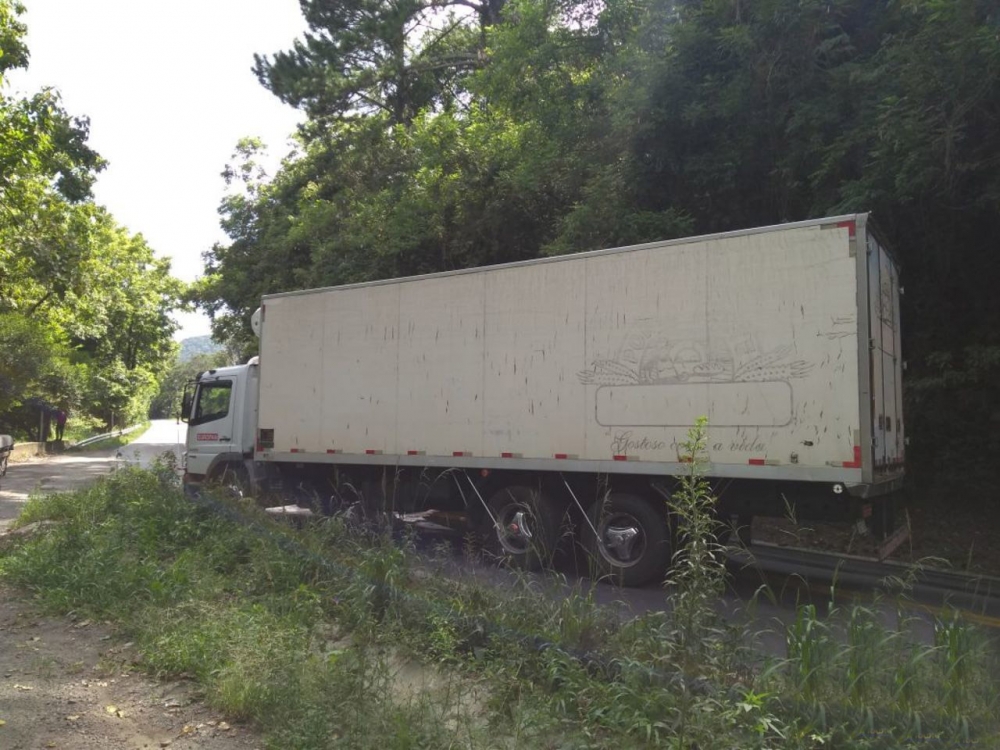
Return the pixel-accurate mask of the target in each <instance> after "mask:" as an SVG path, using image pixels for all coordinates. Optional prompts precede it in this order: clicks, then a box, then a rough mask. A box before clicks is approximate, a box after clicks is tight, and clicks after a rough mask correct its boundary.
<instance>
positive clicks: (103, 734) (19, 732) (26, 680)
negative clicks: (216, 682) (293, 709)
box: [0, 587, 263, 750]
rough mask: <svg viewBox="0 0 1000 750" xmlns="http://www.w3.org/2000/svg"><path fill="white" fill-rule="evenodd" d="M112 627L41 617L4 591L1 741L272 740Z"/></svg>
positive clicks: (102, 749) (39, 744)
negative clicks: (171, 676)
mask: <svg viewBox="0 0 1000 750" xmlns="http://www.w3.org/2000/svg"><path fill="white" fill-rule="evenodd" d="M139 659H140V655H139V654H138V653H137V652H136V650H135V648H134V647H133V646H132V644H130V643H125V642H122V641H121V639H119V638H116V637H115V636H114V635H113V633H112V630H111V629H110V627H109V626H108V625H107V624H103V623H92V622H89V621H85V620H84V621H81V620H74V619H72V618H50V617H43V616H41V615H39V614H38V613H37V612H36V611H35V610H34V608H33V607H32V606H31V602H30V601H29V600H27V599H26V598H25V597H24V596H23V595H22V594H19V593H17V592H14V591H12V590H11V589H10V588H6V587H0V721H2V722H3V724H2V726H0V747H2V748H5V750H22V749H23V750H28V749H29V748H30V749H31V750H36V748H66V749H67V750H69V749H73V750H118V749H119V748H121V749H122V750H138V749H139V748H162V747H170V748H178V750H193V749H194V748H212V749H217V750H250V748H260V747H263V743H262V742H261V741H260V739H259V738H258V737H257V736H256V735H255V734H254V732H252V731H251V730H250V729H248V728H246V727H243V726H235V725H232V726H231V725H230V724H227V723H226V722H225V721H223V719H222V717H221V716H219V715H218V714H216V713H214V712H212V711H211V710H209V709H208V708H206V707H205V706H204V704H202V703H201V702H200V701H199V700H198V695H197V693H196V692H195V686H194V685H193V683H188V682H186V681H181V682H157V681H155V680H152V679H150V678H148V677H145V676H143V675H142V674H140V673H139V672H137V671H136V670H135V667H136V665H137V662H138V660H139Z"/></svg>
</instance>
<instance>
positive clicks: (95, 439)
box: [70, 424, 144, 448]
mask: <svg viewBox="0 0 1000 750" xmlns="http://www.w3.org/2000/svg"><path fill="white" fill-rule="evenodd" d="M143 426H144V425H141V424H136V425H132V426H131V427H126V428H125V429H124V430H113V431H112V432H105V433H104V434H102V435H94V436H92V437H89V438H87V439H86V440H81V441H80V442H78V443H73V445H72V446H70V447H71V448H84V447H86V446H88V445H90V444H92V443H99V442H101V441H102V440H110V439H111V438H116V437H119V436H120V435H128V434H129V433H130V432H135V431H136V430H138V429H141V428H142V427H143Z"/></svg>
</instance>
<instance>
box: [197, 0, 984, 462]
mask: <svg viewBox="0 0 1000 750" xmlns="http://www.w3.org/2000/svg"><path fill="white" fill-rule="evenodd" d="M301 5H302V10H303V12H304V14H305V17H306V19H307V21H308V26H309V30H308V32H307V33H306V34H305V35H304V37H303V38H302V39H300V40H297V41H296V42H295V44H294V46H293V47H292V49H290V50H286V51H280V52H277V53H275V54H271V55H261V56H258V57H257V59H256V64H255V72H256V74H257V75H258V77H259V79H260V81H261V83H262V84H263V85H264V86H265V87H267V88H268V89H269V90H270V91H271V92H273V93H274V94H275V95H276V96H278V97H280V98H281V99H282V100H283V101H285V102H287V103H289V104H292V105H294V106H296V107H299V108H301V109H302V110H303V111H304V112H305V114H306V116H307V119H306V121H305V123H304V125H303V126H302V127H301V129H300V132H299V134H298V138H299V144H300V148H299V151H298V153H297V154H295V155H293V156H292V157H290V158H288V159H286V161H285V162H284V164H283V166H282V167H281V169H280V170H279V171H278V173H277V174H276V175H274V176H273V178H269V177H267V176H266V175H264V174H263V173H262V172H261V170H260V169H259V167H258V165H257V161H258V157H259V152H260V149H261V148H262V144H261V143H259V142H258V141H255V140H252V139H248V140H246V141H244V142H242V143H241V144H240V145H239V147H238V149H237V153H236V154H235V159H234V163H233V164H231V165H230V166H229V167H228V168H227V170H226V172H225V176H226V178H227V180H229V181H230V183H232V184H233V185H234V186H235V187H238V188H239V189H237V190H233V191H232V192H231V194H230V195H229V196H228V197H227V198H226V199H225V201H224V202H223V204H222V206H221V208H220V213H221V215H222V222H223V226H224V228H225V230H226V232H227V233H228V235H229V237H230V238H231V241H230V242H229V243H228V244H224V245H217V246H216V247H214V248H213V249H212V250H211V251H210V252H209V253H207V254H206V261H207V274H206V277H205V278H204V279H203V281H202V283H201V285H200V287H199V288H198V289H197V290H196V297H197V301H198V302H199V304H200V305H201V307H202V308H203V309H205V310H207V311H208V312H210V313H211V314H212V315H213V316H214V330H215V333H216V335H217V336H218V337H221V338H222V339H224V340H227V341H228V342H229V343H230V344H236V345H241V346H243V347H244V348H246V349H247V350H249V349H252V347H253V342H252V337H251V336H250V333H249V326H248V324H247V321H248V319H249V315H250V313H251V312H252V310H253V309H254V308H255V307H256V306H257V305H258V302H259V298H260V295H261V294H262V293H266V292H276V291H281V290H287V289H294V288H303V287H310V286H320V285H332V284H342V283H347V282H356V281H363V280H368V279H375V278H382V277H390V276H401V275H407V274H415V273H422V272H428V271H441V270H446V269H454V268H461V267H467V266H472V265H479V264H487V263H498V262H505V261H515V260H520V259H525V258H534V257H538V256H540V255H547V254H556V253H565V252H571V251H580V250H589V249H594V248H600V247H607V246H613V245H623V244H627V243H634V242H641V241H647V240H655V239H662V238H671V237H677V236H682V235H690V234H696V233H707V232H714V231H720V230H730V229H739V228H746V227H752V226H759V225H766V224H774V223H779V222H784V221H794V220H800V219H807V218H810V217H818V216H822V215H834V214H840V213H847V212H854V211H872V212H874V215H875V217H876V220H877V223H878V224H879V225H880V226H881V227H882V228H883V229H884V232H885V234H886V235H887V236H888V237H889V238H890V240H891V242H892V245H893V246H894V248H895V251H896V254H897V256H898V259H899V261H900V262H901V265H902V268H903V280H904V284H905V301H904V311H903V319H904V326H905V329H904V330H905V348H906V357H907V360H908V365H909V367H908V372H907V375H908V418H909V419H908V421H909V424H908V430H909V434H910V435H911V437H912V444H911V449H910V452H909V458H910V459H911V460H910V464H911V468H913V469H916V470H917V471H918V472H923V471H933V472H936V473H940V471H941V470H944V469H948V468H951V469H956V470H959V471H960V472H961V474H962V476H963V477H965V478H968V479H976V476H975V472H979V475H980V476H979V479H985V478H986V475H987V474H989V473H991V472H995V469H994V468H993V465H996V464H1000V437H998V435H1000V429H997V428H998V427H1000V387H998V385H997V381H998V375H1000V333H998V330H1000V295H998V294H997V293H996V291H995V289H994V287H995V285H996V284H997V282H998V281H1000V254H998V252H997V250H998V240H997V238H998V237H1000V7H998V5H997V3H996V2H995V0H753V1H751V0H301ZM953 473H955V472H953Z"/></svg>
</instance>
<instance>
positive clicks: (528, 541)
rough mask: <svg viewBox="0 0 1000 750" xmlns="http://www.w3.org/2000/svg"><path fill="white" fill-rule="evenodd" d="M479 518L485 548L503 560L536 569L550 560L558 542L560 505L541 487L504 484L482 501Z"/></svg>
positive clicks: (517, 566) (514, 565)
mask: <svg viewBox="0 0 1000 750" xmlns="http://www.w3.org/2000/svg"><path fill="white" fill-rule="evenodd" d="M486 504H487V506H488V507H489V511H490V512H489V514H488V515H487V516H486V517H485V518H484V519H483V524H484V536H485V538H486V540H487V548H488V549H491V550H492V551H493V552H494V553H495V554H496V555H497V557H499V558H500V559H501V560H502V561H503V562H504V563H506V564H507V565H510V566H511V567H514V568H521V569H522V570H538V569H539V568H541V567H542V566H543V565H546V564H548V563H549V562H551V560H552V556H553V554H554V553H555V548H556V543H557V542H558V541H559V519H560V517H561V512H560V508H559V507H558V506H557V505H556V503H555V502H553V500H552V499H551V498H550V497H548V495H546V494H545V493H543V492H542V491H541V490H539V489H536V488H533V487H527V486H524V485H512V486H509V487H504V488H503V489H501V490H499V491H498V492H497V493H496V494H494V495H493V496H492V497H491V498H490V499H489V501H488V502H487V503H486Z"/></svg>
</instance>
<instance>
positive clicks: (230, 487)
mask: <svg viewBox="0 0 1000 750" xmlns="http://www.w3.org/2000/svg"><path fill="white" fill-rule="evenodd" d="M210 481H211V482H212V483H213V484H215V485H217V486H218V487H219V488H220V489H221V490H222V491H223V492H225V493H227V494H228V495H230V496H232V497H233V498H236V499H242V498H245V497H250V494H251V487H250V474H249V473H247V469H246V467H245V466H244V465H243V464H238V463H236V462H234V461H230V462H228V463H225V464H223V465H222V466H221V467H220V468H219V470H218V471H216V472H213V474H212V476H211V478H210Z"/></svg>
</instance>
